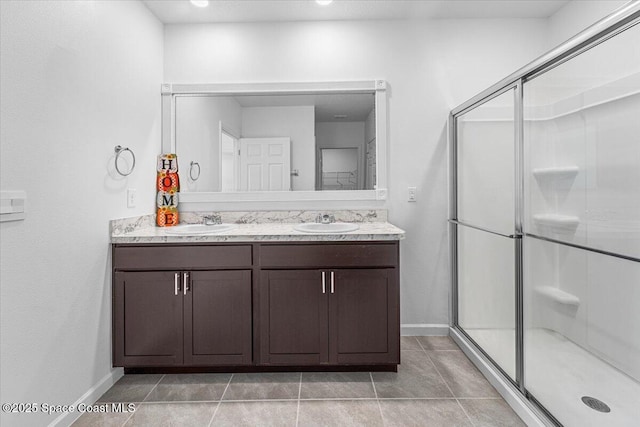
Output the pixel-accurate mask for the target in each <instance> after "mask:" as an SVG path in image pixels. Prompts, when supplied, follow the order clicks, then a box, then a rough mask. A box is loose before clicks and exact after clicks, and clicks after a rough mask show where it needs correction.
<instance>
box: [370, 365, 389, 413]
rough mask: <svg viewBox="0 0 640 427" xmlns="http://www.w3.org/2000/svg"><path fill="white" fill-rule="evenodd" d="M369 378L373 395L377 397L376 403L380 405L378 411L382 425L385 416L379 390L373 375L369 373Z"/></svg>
mask: <svg viewBox="0 0 640 427" xmlns="http://www.w3.org/2000/svg"><path fill="white" fill-rule="evenodd" d="M369 378H371V385H372V386H373V394H374V395H375V396H376V403H377V404H378V411H380V419H381V420H382V425H385V424H384V415H383V414H382V405H381V404H380V399H379V398H378V390H376V383H375V381H373V374H372V373H371V372H369Z"/></svg>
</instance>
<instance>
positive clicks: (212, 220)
mask: <svg viewBox="0 0 640 427" xmlns="http://www.w3.org/2000/svg"><path fill="white" fill-rule="evenodd" d="M202 223H203V224H204V225H216V224H222V217H221V216H220V215H219V214H214V215H205V216H203V217H202Z"/></svg>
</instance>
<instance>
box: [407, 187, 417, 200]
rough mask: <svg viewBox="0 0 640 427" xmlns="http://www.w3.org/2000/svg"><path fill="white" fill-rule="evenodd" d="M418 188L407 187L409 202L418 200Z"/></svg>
mask: <svg viewBox="0 0 640 427" xmlns="http://www.w3.org/2000/svg"><path fill="white" fill-rule="evenodd" d="M417 191H418V189H417V188H416V187H407V196H408V197H407V200H408V201H409V202H415V201H416V193H417Z"/></svg>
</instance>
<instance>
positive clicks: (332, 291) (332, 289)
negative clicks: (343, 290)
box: [331, 271, 335, 293]
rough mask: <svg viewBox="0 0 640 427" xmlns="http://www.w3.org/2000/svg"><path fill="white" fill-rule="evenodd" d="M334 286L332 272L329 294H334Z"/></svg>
mask: <svg viewBox="0 0 640 427" xmlns="http://www.w3.org/2000/svg"><path fill="white" fill-rule="evenodd" d="M334 284H335V280H334V277H333V271H332V272H331V293H334V291H335V289H334V287H333V286H334Z"/></svg>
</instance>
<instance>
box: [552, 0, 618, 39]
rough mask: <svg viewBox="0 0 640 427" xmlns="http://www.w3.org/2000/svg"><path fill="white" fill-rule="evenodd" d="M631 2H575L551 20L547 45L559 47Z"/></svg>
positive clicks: (602, 0) (592, 0)
mask: <svg viewBox="0 0 640 427" xmlns="http://www.w3.org/2000/svg"><path fill="white" fill-rule="evenodd" d="M626 3H629V0H589V1H585V0H573V1H570V2H569V3H567V4H566V5H565V6H564V7H563V8H562V9H560V10H558V11H557V12H556V13H554V14H553V16H551V17H550V18H549V29H548V31H547V35H546V37H547V43H548V45H549V47H550V48H551V47H554V46H557V45H559V44H561V43H563V42H564V41H566V40H568V39H569V38H571V37H573V36H575V35H576V34H578V33H579V32H580V31H582V30H584V29H585V28H587V27H589V26H591V25H593V24H595V23H596V22H598V21H599V20H601V19H602V18H604V17H605V16H607V15H609V14H610V13H612V12H613V11H614V10H616V9H618V8H619V7H621V6H624V5H625V4H626Z"/></svg>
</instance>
